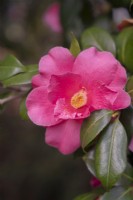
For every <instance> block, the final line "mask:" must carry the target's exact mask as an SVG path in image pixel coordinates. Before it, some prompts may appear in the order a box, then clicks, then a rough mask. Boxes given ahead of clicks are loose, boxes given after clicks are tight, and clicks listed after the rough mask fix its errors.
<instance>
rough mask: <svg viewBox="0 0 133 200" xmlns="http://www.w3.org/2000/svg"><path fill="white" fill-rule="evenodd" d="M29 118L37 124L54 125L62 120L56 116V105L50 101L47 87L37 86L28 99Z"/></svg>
mask: <svg viewBox="0 0 133 200" xmlns="http://www.w3.org/2000/svg"><path fill="white" fill-rule="evenodd" d="M26 107H27V109H28V116H29V118H30V119H31V120H32V121H33V122H34V123H35V124H37V125H40V126H52V125H55V124H58V123H59V122H60V121H61V120H60V121H59V120H58V119H56V118H55V117H54V105H53V104H51V102H50V101H48V94H47V90H46V87H44V86H43V87H37V88H35V89H33V90H32V91H31V93H30V94H29V95H28V97H27V100H26Z"/></svg>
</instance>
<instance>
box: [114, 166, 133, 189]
mask: <svg viewBox="0 0 133 200" xmlns="http://www.w3.org/2000/svg"><path fill="white" fill-rule="evenodd" d="M131 184H133V167H132V166H131V165H130V164H129V163H128V164H127V167H126V170H125V171H124V172H123V174H122V176H121V179H120V180H119V181H118V183H117V185H121V186H126V187H127V186H130V185H131Z"/></svg>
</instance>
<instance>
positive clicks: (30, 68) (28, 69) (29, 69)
mask: <svg viewBox="0 0 133 200" xmlns="http://www.w3.org/2000/svg"><path fill="white" fill-rule="evenodd" d="M25 71H26V72H38V65H37V64H33V65H26V66H25Z"/></svg>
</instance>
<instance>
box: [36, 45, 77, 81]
mask: <svg viewBox="0 0 133 200" xmlns="http://www.w3.org/2000/svg"><path fill="white" fill-rule="evenodd" d="M74 60H75V58H74V56H73V55H72V54H71V53H70V51H69V50H68V49H66V48H63V47H54V48H52V49H51V50H50V51H49V53H48V55H46V56H43V57H42V58H41V60H40V62H39V71H40V73H41V74H43V75H44V77H45V78H47V79H49V78H50V77H51V75H61V74H65V73H67V72H71V71H72V67H73V63H74Z"/></svg>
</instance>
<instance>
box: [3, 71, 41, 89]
mask: <svg viewBox="0 0 133 200" xmlns="http://www.w3.org/2000/svg"><path fill="white" fill-rule="evenodd" d="M35 74H37V72H36V71H33V72H27V73H20V74H17V75H16V76H13V77H11V78H9V79H7V80H4V81H2V84H3V85H4V87H9V86H18V85H24V84H30V83H31V79H32V77H33V76H34V75H35Z"/></svg>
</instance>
